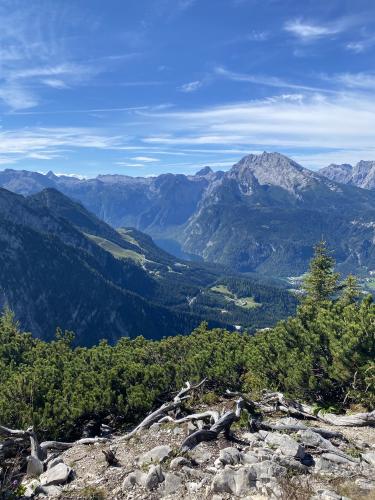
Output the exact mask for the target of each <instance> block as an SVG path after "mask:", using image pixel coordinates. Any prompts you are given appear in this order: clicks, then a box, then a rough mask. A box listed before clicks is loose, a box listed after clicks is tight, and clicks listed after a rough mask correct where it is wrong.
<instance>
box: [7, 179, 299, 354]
mask: <svg viewBox="0 0 375 500" xmlns="http://www.w3.org/2000/svg"><path fill="white" fill-rule="evenodd" d="M224 275H225V273H224V271H223V270H222V269H216V268H214V267H212V268H210V267H208V266H206V267H204V266H201V265H197V264H193V263H185V262H183V261H179V260H178V259H176V258H174V257H173V256H171V255H169V254H168V253H166V252H164V251H163V250H161V249H159V248H158V247H157V246H156V245H155V244H154V243H153V241H152V239H151V238H150V237H149V236H147V235H145V234H143V233H141V232H139V231H137V230H135V229H124V228H123V229H120V230H119V231H116V230H115V229H113V228H112V227H111V226H109V225H108V224H106V223H105V222H103V221H101V220H99V219H98V218H97V217H96V216H95V215H93V214H92V213H90V212H88V211H87V210H86V209H85V208H84V207H83V206H82V205H81V204H79V203H77V202H75V201H73V200H71V199H69V198H68V197H66V196H65V195H63V194H61V193H60V192H58V191H56V190H55V189H46V190H43V191H42V192H40V193H38V194H35V195H32V196H30V197H27V198H25V197H23V196H21V195H17V194H14V193H12V192H10V191H7V190H5V189H0V307H1V306H3V305H5V304H7V305H9V306H10V307H11V309H12V310H13V311H14V312H15V314H16V318H17V319H18V320H19V321H20V323H21V325H22V327H23V328H25V329H28V330H30V331H32V332H33V334H34V335H36V336H38V337H41V338H44V339H47V340H49V339H51V338H52V337H53V335H54V332H55V329H56V328H57V327H61V328H63V329H69V330H73V331H74V332H75V333H76V335H77V336H76V343H77V344H80V345H92V344H94V343H96V342H97V341H98V340H100V339H101V338H106V339H108V340H109V341H111V342H113V341H115V340H117V339H118V338H119V337H121V336H129V337H134V336H137V335H143V336H145V337H148V338H161V337H163V336H168V335H175V334H177V333H188V332H190V331H191V330H192V329H193V328H194V327H195V326H197V325H198V324H199V323H200V322H201V321H203V320H208V321H209V322H210V323H211V324H212V325H217V326H223V327H228V328H232V327H233V325H234V324H241V325H243V326H244V327H253V328H254V327H255V326H267V325H270V324H272V322H273V321H274V319H275V318H279V317H285V316H286V315H287V314H290V312H292V311H293V309H294V307H295V300H294V299H293V298H292V297H291V296H290V294H289V293H288V291H287V290H284V289H280V288H276V287H274V286H268V285H264V284H262V283H259V282H258V281H257V280H254V279H253V280H250V279H245V278H243V279H238V280H237V281H236V279H234V278H233V279H230V277H229V276H228V277H227V281H226V282H225V284H226V286H227V287H229V288H231V290H233V293H232V292H230V290H228V291H227V292H226V290H227V289H226V288H225V289H224V288H223V290H224V291H225V293H227V295H223V294H220V293H218V292H215V291H214V290H211V288H212V287H214V285H216V284H218V285H220V283H222V280H223V276H224ZM222 286H223V285H222ZM236 286H237V287H238V288H239V289H240V291H241V292H243V293H242V295H241V294H240V295H239V297H238V298H237V296H236V295H235V293H234V292H235V291H236ZM219 290H221V289H220V288H219ZM245 292H246V293H245ZM243 296H246V301H244V300H243V302H244V305H243V304H242V302H241V300H240V299H241V297H243ZM229 297H230V298H229ZM233 297H235V298H233ZM227 303H228V304H227ZM224 308H225V311H226V312H225V315H224V314H222V313H221V311H223V310H224Z"/></svg>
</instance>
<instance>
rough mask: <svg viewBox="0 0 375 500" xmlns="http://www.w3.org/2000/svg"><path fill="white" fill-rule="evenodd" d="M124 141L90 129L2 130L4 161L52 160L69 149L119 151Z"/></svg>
mask: <svg viewBox="0 0 375 500" xmlns="http://www.w3.org/2000/svg"><path fill="white" fill-rule="evenodd" d="M122 141H123V138H120V137H119V136H108V135H104V134H102V133H101V132H100V131H97V130H95V129H88V128H78V127H71V128H62V127H61V128H34V129H22V130H8V131H4V130H3V131H0V162H1V163H14V162H16V161H20V160H23V159H27V158H29V159H30V158H32V159H37V160H51V159H54V158H57V157H59V156H61V153H62V152H64V151H65V150H66V149H71V148H81V149H82V148H83V149H98V150H106V149H112V148H116V147H117V146H118V145H119V144H121V143H122Z"/></svg>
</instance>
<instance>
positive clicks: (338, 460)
mask: <svg viewBox="0 0 375 500" xmlns="http://www.w3.org/2000/svg"><path fill="white" fill-rule="evenodd" d="M321 458H322V460H329V461H330V462H332V463H334V464H337V465H348V466H350V467H351V466H353V465H355V463H354V462H352V461H351V460H348V459H347V458H344V457H341V456H340V455H336V454H335V453H323V455H322V457H321Z"/></svg>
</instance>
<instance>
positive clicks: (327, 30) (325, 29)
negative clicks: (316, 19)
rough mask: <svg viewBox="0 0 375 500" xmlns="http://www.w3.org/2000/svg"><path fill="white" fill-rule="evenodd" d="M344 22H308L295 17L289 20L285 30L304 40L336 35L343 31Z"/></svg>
mask: <svg viewBox="0 0 375 500" xmlns="http://www.w3.org/2000/svg"><path fill="white" fill-rule="evenodd" d="M343 29H344V26H343V24H340V23H339V24H337V23H336V24H331V25H328V24H327V25H324V24H317V23H308V22H305V21H302V20H301V19H293V20H290V21H287V22H286V23H285V25H284V30H285V31H288V32H289V33H292V34H293V35H295V36H296V37H298V38H301V39H302V40H313V39H316V38H321V37H326V36H330V35H336V34H337V33H340V32H341V31H343Z"/></svg>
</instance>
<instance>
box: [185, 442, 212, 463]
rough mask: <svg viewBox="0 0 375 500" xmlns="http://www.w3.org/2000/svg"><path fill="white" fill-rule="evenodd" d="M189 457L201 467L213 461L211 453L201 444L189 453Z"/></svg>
mask: <svg viewBox="0 0 375 500" xmlns="http://www.w3.org/2000/svg"><path fill="white" fill-rule="evenodd" d="M189 457H190V458H191V459H192V460H194V462H196V463H197V464H199V465H201V464H204V463H206V462H208V461H209V460H210V459H211V453H210V452H208V451H207V450H206V449H205V445H204V443H200V444H198V446H196V447H195V448H194V449H193V450H191V451H190V452H189Z"/></svg>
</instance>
